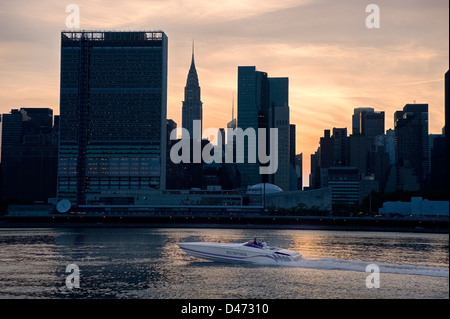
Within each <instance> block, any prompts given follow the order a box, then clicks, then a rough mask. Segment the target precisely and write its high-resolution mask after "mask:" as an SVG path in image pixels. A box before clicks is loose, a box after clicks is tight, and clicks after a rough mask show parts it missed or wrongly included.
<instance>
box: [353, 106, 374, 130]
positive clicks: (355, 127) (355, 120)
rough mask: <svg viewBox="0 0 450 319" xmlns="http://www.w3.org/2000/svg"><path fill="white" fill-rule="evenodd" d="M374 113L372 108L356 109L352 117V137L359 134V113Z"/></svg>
mask: <svg viewBox="0 0 450 319" xmlns="http://www.w3.org/2000/svg"><path fill="white" fill-rule="evenodd" d="M363 112H364V113H367V112H374V108H373V107H357V108H355V109H354V110H353V115H352V135H359V134H361V113H363Z"/></svg>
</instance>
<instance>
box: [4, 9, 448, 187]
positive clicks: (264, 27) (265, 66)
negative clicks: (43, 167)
mask: <svg viewBox="0 0 450 319" xmlns="http://www.w3.org/2000/svg"><path fill="white" fill-rule="evenodd" d="M71 3H73V4H77V5H78V6H79V8H80V29H79V30H136V31H139V30H150V31H152V30H162V31H164V32H165V33H166V34H167V36H168V38H169V79H168V118H171V119H173V120H175V122H177V123H178V125H179V126H180V125H181V101H182V100H183V99H184V86H185V84H186V78H187V74H188V70H189V65H190V61H191V46H192V39H193V38H194V39H195V61H196V67H197V72H198V76H199V81H200V86H201V89H202V101H203V121H204V123H203V127H204V128H206V127H217V128H219V127H226V123H227V122H228V121H230V120H231V105H232V96H233V93H234V95H236V93H237V92H236V91H237V67H238V66H241V65H255V66H256V68H257V69H258V70H260V71H265V72H267V73H268V74H269V76H271V77H289V84H290V88H289V89H290V92H289V94H290V101H289V102H290V103H289V104H290V116H291V123H293V124H296V125H297V136H296V137H297V144H296V147H297V153H303V156H304V170H303V171H304V173H305V174H309V168H310V167H309V165H310V163H309V157H310V154H311V153H314V152H315V150H316V149H317V147H318V143H319V138H320V137H321V136H323V130H324V129H332V128H333V127H347V128H348V132H349V133H351V115H352V114H353V109H354V108H356V107H374V108H375V110H377V111H385V113H386V129H388V128H393V115H394V112H395V111H396V110H400V109H402V108H403V106H404V105H405V104H407V103H414V101H415V102H416V103H428V104H429V121H430V122H429V127H430V133H441V129H442V127H443V125H444V119H443V118H444V116H443V115H444V92H443V87H444V83H443V79H444V73H445V72H446V71H447V70H448V67H449V65H448V61H449V40H448V39H449V31H448V30H449V1H448V0H420V1H419V0H408V1H406V0H403V1H401V0H388V1H384V0H383V1H379V0H370V1H362V0H342V1H331V0H276V1H274V0H233V1H227V0H185V1H182V0H147V1H145V0H129V1H123V0H121V1H118V0H105V1H103V0H90V1H75V0H68V1H61V0H40V1H32V0H14V1H9V0H0V30H1V31H0V112H1V113H8V112H9V111H10V110H11V109H12V108H20V107H50V108H53V110H54V114H59V67H60V32H61V30H67V27H66V17H67V16H68V15H69V14H68V13H66V12H65V9H66V6H67V5H69V4H71ZM371 3H375V4H377V5H378V6H379V8H380V28H379V29H375V28H373V29H368V28H367V27H366V24H365V21H366V17H367V16H368V15H369V13H366V10H365V9H366V6H367V5H369V4H371ZM307 179H308V176H307V175H306V176H304V185H307V184H308V182H307Z"/></svg>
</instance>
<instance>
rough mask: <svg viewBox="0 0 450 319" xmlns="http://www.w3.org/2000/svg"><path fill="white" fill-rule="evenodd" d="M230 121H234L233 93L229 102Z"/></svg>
mask: <svg viewBox="0 0 450 319" xmlns="http://www.w3.org/2000/svg"><path fill="white" fill-rule="evenodd" d="M231 120H234V92H233V94H232V100H231Z"/></svg>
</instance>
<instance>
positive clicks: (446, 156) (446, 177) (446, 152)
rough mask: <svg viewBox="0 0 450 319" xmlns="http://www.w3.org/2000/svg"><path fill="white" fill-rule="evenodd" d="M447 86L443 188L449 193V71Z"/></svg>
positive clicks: (446, 76)
mask: <svg viewBox="0 0 450 319" xmlns="http://www.w3.org/2000/svg"><path fill="white" fill-rule="evenodd" d="M444 82H445V84H444V108H445V110H444V113H445V126H444V139H445V142H444V148H445V150H444V163H446V169H445V172H444V176H443V177H442V178H443V179H444V181H445V182H444V185H443V188H444V189H445V191H446V192H447V194H448V192H449V178H450V177H449V165H448V163H449V148H450V144H449V141H448V139H449V138H450V132H449V126H450V123H449V114H450V110H449V105H450V96H449V94H450V78H449V71H448V70H447V72H446V73H445V80H444Z"/></svg>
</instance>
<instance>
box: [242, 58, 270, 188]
mask: <svg viewBox="0 0 450 319" xmlns="http://www.w3.org/2000/svg"><path fill="white" fill-rule="evenodd" d="M268 96H269V83H268V78H267V73H265V72H260V71H256V67H254V66H239V67H238V94H237V103H238V116H237V126H238V128H240V129H242V130H243V131H245V130H247V129H249V128H250V129H253V130H255V136H256V141H254V142H253V143H249V142H248V140H247V139H246V142H245V143H244V154H236V155H237V156H236V160H237V162H238V170H239V172H240V174H241V186H242V188H247V186H249V185H255V184H258V183H261V182H262V181H263V179H262V175H261V174H260V173H259V166H260V165H259V163H258V161H256V162H255V163H251V162H249V154H250V153H253V154H258V148H257V141H258V128H267V112H268V106H269V105H268V104H269V98H268ZM238 151H239V150H236V152H238ZM240 162H242V163H240Z"/></svg>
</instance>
